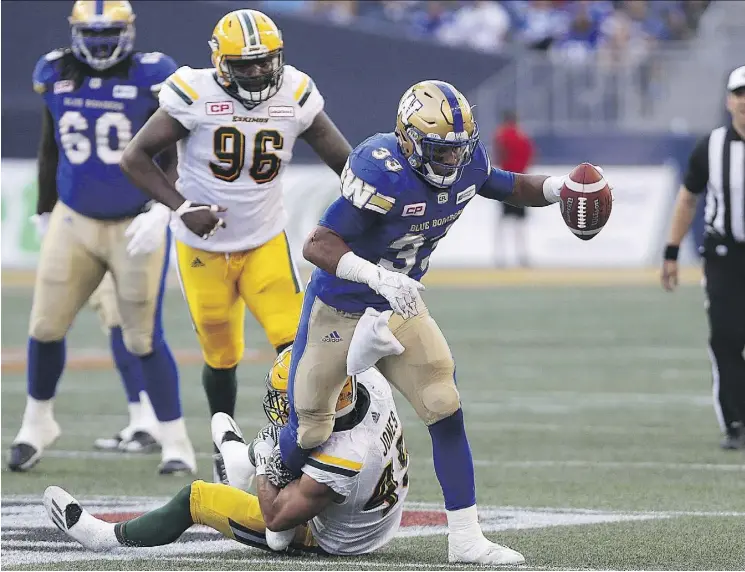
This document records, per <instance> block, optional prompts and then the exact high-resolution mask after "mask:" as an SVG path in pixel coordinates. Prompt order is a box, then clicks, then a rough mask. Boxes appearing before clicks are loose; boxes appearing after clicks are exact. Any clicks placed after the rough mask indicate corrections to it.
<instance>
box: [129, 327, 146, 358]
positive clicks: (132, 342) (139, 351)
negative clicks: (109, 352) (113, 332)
mask: <svg viewBox="0 0 745 572" xmlns="http://www.w3.org/2000/svg"><path fill="white" fill-rule="evenodd" d="M122 337H123V338H124V347H126V348H127V351H128V352H129V353H131V354H134V355H136V356H139V357H144V356H146V355H149V354H151V353H153V336H152V334H148V333H147V332H144V331H141V330H140V331H134V332H132V331H127V330H125V329H124V328H122Z"/></svg>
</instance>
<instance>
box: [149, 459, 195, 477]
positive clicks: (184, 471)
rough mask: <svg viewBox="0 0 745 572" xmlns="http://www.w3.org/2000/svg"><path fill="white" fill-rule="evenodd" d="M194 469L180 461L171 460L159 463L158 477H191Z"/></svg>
mask: <svg viewBox="0 0 745 572" xmlns="http://www.w3.org/2000/svg"><path fill="white" fill-rule="evenodd" d="M194 473H195V471H194V469H193V468H192V467H190V466H189V465H187V464H186V463H184V461H181V460H180V459H172V460H170V461H165V462H164V463H161V464H160V466H159V467H158V474H159V475H177V476H181V475H193V474H194Z"/></svg>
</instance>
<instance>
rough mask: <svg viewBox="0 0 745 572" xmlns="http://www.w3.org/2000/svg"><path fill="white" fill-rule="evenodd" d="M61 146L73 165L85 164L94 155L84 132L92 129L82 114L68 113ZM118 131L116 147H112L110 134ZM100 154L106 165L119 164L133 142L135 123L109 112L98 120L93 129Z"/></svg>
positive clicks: (61, 124)
mask: <svg viewBox="0 0 745 572" xmlns="http://www.w3.org/2000/svg"><path fill="white" fill-rule="evenodd" d="M57 126H58V128H59V134H60V143H61V145H62V149H64V151H65V155H66V156H67V160H68V161H70V163H72V164H73V165H80V164H82V163H85V162H86V161H87V160H88V158H89V157H90V156H91V151H92V145H91V139H90V138H88V137H86V135H85V133H83V132H84V131H85V130H86V129H88V120H87V119H86V118H85V116H84V115H83V114H82V113H80V112H79V111H66V112H65V113H64V114H63V115H62V117H60V119H59V122H58V125H57ZM112 129H114V131H115V132H116V140H117V143H116V148H115V149H114V148H112V146H111V139H110V137H109V134H110V131H111V130H112ZM93 131H94V137H93V139H94V140H95V142H96V155H98V158H99V159H100V160H101V162H102V163H105V164H106V165H116V164H117V163H119V159H121V158H122V153H123V152H124V148H125V147H126V146H127V143H129V140H130V139H132V122H131V121H130V120H129V119H128V118H127V116H126V115H124V114H123V113H119V112H118V111H107V112H106V113H104V114H102V115H101V116H100V117H99V118H98V119H96V122H95V126H94V128H93Z"/></svg>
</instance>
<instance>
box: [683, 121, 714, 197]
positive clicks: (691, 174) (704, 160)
mask: <svg viewBox="0 0 745 572" xmlns="http://www.w3.org/2000/svg"><path fill="white" fill-rule="evenodd" d="M710 136H711V134H709V135H707V136H706V137H702V138H701V139H699V141H698V143H696V147H694V149H693V152H692V153H691V156H690V157H689V159H688V170H687V171H686V174H685V178H684V179H683V184H684V185H685V187H686V189H688V190H689V191H691V192H692V193H694V194H700V193H703V192H704V191H705V190H706V185H707V183H708V182H709V137H710Z"/></svg>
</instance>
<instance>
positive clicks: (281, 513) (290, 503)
mask: <svg viewBox="0 0 745 572" xmlns="http://www.w3.org/2000/svg"><path fill="white" fill-rule="evenodd" d="M297 483H298V481H293V482H292V483H290V484H289V485H287V486H286V487H285V488H284V489H279V488H277V487H275V486H274V485H273V484H272V483H271V482H270V481H269V479H268V478H267V477H266V476H265V475H258V476H257V477H256V494H257V496H258V497H259V507H261V515H262V516H263V517H264V523H265V524H266V527H267V528H268V529H269V530H273V531H274V532H282V531H283V530H290V529H291V528H295V527H296V526H298V525H300V524H305V523H306V522H308V520H310V519H311V518H313V517H314V516H316V515H317V514H318V513H312V514H311V512H312V511H311V512H309V511H308V510H305V509H307V504H308V503H307V502H306V499H305V498H303V497H302V496H300V495H298V494H297V492H298V486H297Z"/></svg>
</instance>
